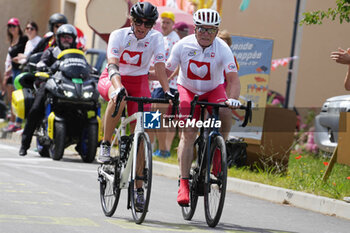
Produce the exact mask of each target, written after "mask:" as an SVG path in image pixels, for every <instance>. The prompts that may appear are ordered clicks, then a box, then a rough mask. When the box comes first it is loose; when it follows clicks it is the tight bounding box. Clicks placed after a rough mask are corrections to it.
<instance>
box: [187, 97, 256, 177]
mask: <svg viewBox="0 0 350 233" xmlns="http://www.w3.org/2000/svg"><path fill="white" fill-rule="evenodd" d="M196 105H200V108H201V109H200V111H201V112H200V118H201V120H202V121H204V111H205V110H206V107H207V106H212V107H213V113H212V118H214V121H217V120H219V108H220V104H215V103H207V102H202V101H198V96H197V95H196V96H195V97H194V99H193V100H192V102H191V111H190V112H191V113H190V116H191V118H192V116H193V113H194V110H195V106H196ZM221 107H227V106H225V105H222V106H221ZM240 109H245V110H246V115H245V118H244V122H243V123H242V125H241V126H242V127H245V126H246V125H247V123H248V121H251V115H252V114H251V102H250V101H248V103H247V106H241V107H240ZM216 136H222V135H221V133H220V132H219V128H217V127H214V128H212V131H211V132H210V133H209V135H208V136H206V135H205V134H204V127H202V128H201V129H200V134H199V137H198V138H197V139H196V141H195V144H196V143H198V144H199V145H200V143H204V145H203V147H202V148H199V149H200V151H198V152H199V153H198V159H199V160H198V161H199V174H202V169H203V162H204V159H205V157H206V163H207V164H206V166H205V167H206V170H207V171H206V176H205V178H206V179H207V178H208V177H210V169H209V166H210V159H211V158H210V156H209V153H210V146H211V144H212V139H213V138H214V137H216ZM197 140H199V141H201V142H197Z"/></svg>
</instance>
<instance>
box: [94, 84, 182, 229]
mask: <svg viewBox="0 0 350 233" xmlns="http://www.w3.org/2000/svg"><path fill="white" fill-rule="evenodd" d="M122 99H124V100H126V101H134V102H137V104H138V112H136V113H134V114H133V115H131V116H129V117H125V109H124V111H123V113H122V117H121V123H120V126H119V127H118V128H116V129H115V137H114V139H113V141H112V143H111V148H114V145H115V144H116V141H117V142H118V147H119V148H118V149H119V150H118V151H117V152H119V154H117V155H116V156H114V157H112V160H111V162H109V163H107V164H101V166H100V167H99V168H98V180H99V182H100V200H101V205H102V209H103V212H104V214H105V215H106V216H107V217H111V216H112V215H113V214H114V212H115V211H116V208H117V205H118V202H119V197H120V191H121V189H128V199H127V209H131V212H132V216H133V219H134V221H135V222H136V223H137V224H141V223H142V222H143V221H144V219H145V217H146V214H147V212H148V206H149V201H150V195H151V187H152V148H151V143H150V139H149V136H148V134H147V132H145V130H144V125H143V122H144V114H143V105H144V104H145V103H169V100H168V99H153V98H147V97H132V96H126V92H125V89H122V90H121V91H120V93H119V94H118V97H117V105H116V108H115V111H114V113H113V115H112V117H115V116H116V115H117V113H118V110H119V106H120V102H121V100H122ZM177 99H178V93H177V94H176V95H175V98H174V99H172V101H173V113H174V112H175V111H176V109H177V105H178V101H177ZM173 115H175V114H173ZM134 120H136V127H135V130H134V133H133V134H130V135H126V126H127V125H128V124H129V123H130V122H132V121H134ZM137 182H138V184H140V183H142V188H143V190H144V203H143V208H141V209H140V207H137V206H136V198H137V197H136V191H135V188H134V187H135V185H136V183H137Z"/></svg>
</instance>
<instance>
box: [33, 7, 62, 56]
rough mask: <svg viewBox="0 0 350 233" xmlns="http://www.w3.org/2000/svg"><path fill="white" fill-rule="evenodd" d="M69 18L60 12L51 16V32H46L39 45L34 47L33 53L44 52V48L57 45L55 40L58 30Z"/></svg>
mask: <svg viewBox="0 0 350 233" xmlns="http://www.w3.org/2000/svg"><path fill="white" fill-rule="evenodd" d="M67 23H68V20H67V17H66V16H64V15H63V14H60V13H55V14H53V15H51V16H50V19H49V30H50V31H49V32H47V33H46V34H45V36H44V37H43V38H42V39H41V41H40V42H39V43H38V45H37V46H36V47H35V48H34V49H33V51H32V52H31V54H35V53H39V52H43V51H44V50H46V49H48V48H50V47H54V46H56V41H55V35H56V32H57V30H58V28H59V27H60V26H61V25H63V24H67Z"/></svg>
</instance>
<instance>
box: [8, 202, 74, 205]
mask: <svg viewBox="0 0 350 233" xmlns="http://www.w3.org/2000/svg"><path fill="white" fill-rule="evenodd" d="M11 202H12V203H14V204H20V205H44V206H47V205H49V206H53V205H62V206H71V205H72V203H59V204H58V203H56V202H54V201H52V202H47V201H46V202H38V201H11Z"/></svg>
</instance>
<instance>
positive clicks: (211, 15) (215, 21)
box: [193, 9, 221, 27]
mask: <svg viewBox="0 0 350 233" xmlns="http://www.w3.org/2000/svg"><path fill="white" fill-rule="evenodd" d="M220 22H221V18H220V15H219V13H218V12H217V11H215V10H212V9H199V10H197V11H196V12H195V13H194V15H193V23H194V25H196V26H202V25H203V26H215V27H219V25H220Z"/></svg>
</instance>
